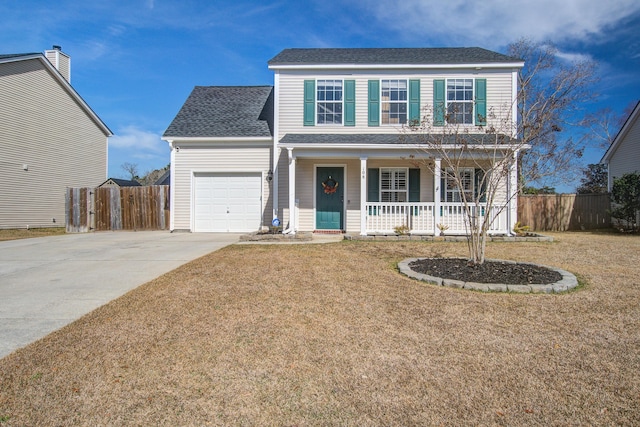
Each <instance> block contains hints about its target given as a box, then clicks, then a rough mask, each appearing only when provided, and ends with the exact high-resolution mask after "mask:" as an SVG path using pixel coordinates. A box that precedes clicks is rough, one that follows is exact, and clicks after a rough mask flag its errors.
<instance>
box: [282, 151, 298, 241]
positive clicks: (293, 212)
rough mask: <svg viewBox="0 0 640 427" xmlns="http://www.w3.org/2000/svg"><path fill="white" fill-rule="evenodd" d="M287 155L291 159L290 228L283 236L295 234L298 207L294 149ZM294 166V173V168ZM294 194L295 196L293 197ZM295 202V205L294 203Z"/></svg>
mask: <svg viewBox="0 0 640 427" xmlns="http://www.w3.org/2000/svg"><path fill="white" fill-rule="evenodd" d="M287 155H288V158H289V227H287V229H286V230H284V231H282V234H295V228H296V224H295V223H294V221H295V217H296V206H295V191H296V186H295V173H296V171H295V163H294V162H295V161H296V160H295V159H294V158H293V149H291V148H289V149H288V150H287ZM292 164H293V165H294V166H293V171H292V170H291V169H292V166H291V165H292ZM292 192H293V196H292V195H291V194H292ZM292 201H293V203H292Z"/></svg>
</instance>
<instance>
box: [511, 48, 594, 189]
mask: <svg viewBox="0 0 640 427" xmlns="http://www.w3.org/2000/svg"><path fill="white" fill-rule="evenodd" d="M507 54H508V55H510V56H513V57H516V58H520V59H522V60H524V61H525V65H524V67H523V68H522V70H521V72H520V73H519V74H518V100H517V102H518V138H519V139H520V140H521V141H522V142H523V143H525V144H527V145H530V146H531V148H530V149H528V150H526V151H524V152H522V154H521V159H520V179H521V180H522V181H523V185H531V183H534V182H537V183H539V184H542V183H544V184H553V183H560V182H566V181H569V180H570V179H572V178H573V177H574V176H575V174H574V173H573V171H575V170H576V169H577V168H578V167H579V160H580V158H581V157H582V154H583V151H584V147H585V139H584V138H583V137H582V133H584V132H586V131H587V129H588V128H589V125H590V123H589V121H588V120H587V117H586V114H585V108H586V106H588V104H589V103H590V102H591V101H593V100H594V99H595V98H596V97H597V93H596V92H595V90H594V88H595V83H596V82H597V80H598V79H597V77H596V68H597V63H596V62H595V61H593V60H590V59H582V58H578V59H576V60H573V61H570V60H567V59H565V58H564V57H563V56H562V55H561V54H560V52H558V50H557V49H556V48H555V47H554V45H553V44H552V43H535V42H532V41H531V40H527V39H521V40H519V41H517V42H515V43H512V44H510V45H509V47H508V49H507Z"/></svg>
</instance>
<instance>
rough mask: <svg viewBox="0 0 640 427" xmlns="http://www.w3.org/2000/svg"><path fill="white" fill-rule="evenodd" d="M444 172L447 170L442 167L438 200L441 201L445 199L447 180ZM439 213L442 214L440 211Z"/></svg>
mask: <svg viewBox="0 0 640 427" xmlns="http://www.w3.org/2000/svg"><path fill="white" fill-rule="evenodd" d="M446 173H447V171H446V170H444V169H442V171H441V172H440V201H441V202H446V201H447V180H446V178H445V177H446ZM440 215H442V211H441V212H440Z"/></svg>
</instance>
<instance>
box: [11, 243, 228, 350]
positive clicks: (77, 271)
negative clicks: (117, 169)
mask: <svg viewBox="0 0 640 427" xmlns="http://www.w3.org/2000/svg"><path fill="white" fill-rule="evenodd" d="M239 237H240V235H239V234H218V233H169V232H168V231H138V232H100V233H87V234H67V235H62V236H52V237H41V238H34V239H23V240H11V241H7V242H0V358H1V357H4V356H6V355H7V354H9V353H11V352H12V351H14V350H16V349H18V348H21V347H24V346H25V345H27V344H29V343H31V342H33V341H35V340H37V339H39V338H42V337H44V336H45V335H47V334H49V333H51V332H53V331H55V330H56V329H59V328H61V327H62V326H65V325H67V324H69V323H71V322H73V321H74V320H76V319H78V318H80V317H81V316H83V315H84V314H86V313H89V312H90V311H92V310H94V309H96V308H98V307H100V306H101V305H104V304H106V303H107V302H109V301H111V300H113V299H115V298H117V297H119V296H121V295H123V294H125V293H126V292H127V291H129V290H131V289H134V288H136V287H138V286H139V285H141V284H143V283H146V282H148V281H150V280H152V279H154V278H156V277H158V276H160V275H162V274H164V273H166V272H168V271H171V270H173V269H175V268H177V267H179V266H180V265H182V264H185V263H187V262H189V261H191V260H193V259H196V258H199V257H201V256H203V255H206V254H208V253H210V252H212V251H215V250H217V249H220V248H222V247H224V246H227V245H230V244H233V243H235V242H237V241H238V239H239Z"/></svg>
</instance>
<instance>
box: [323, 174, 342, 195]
mask: <svg viewBox="0 0 640 427" xmlns="http://www.w3.org/2000/svg"><path fill="white" fill-rule="evenodd" d="M338 185H339V184H338V181H336V180H335V179H333V178H331V175H329V178H327V179H326V180H325V181H322V189H323V190H324V194H334V193H335V192H336V191H337V190H338Z"/></svg>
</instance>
